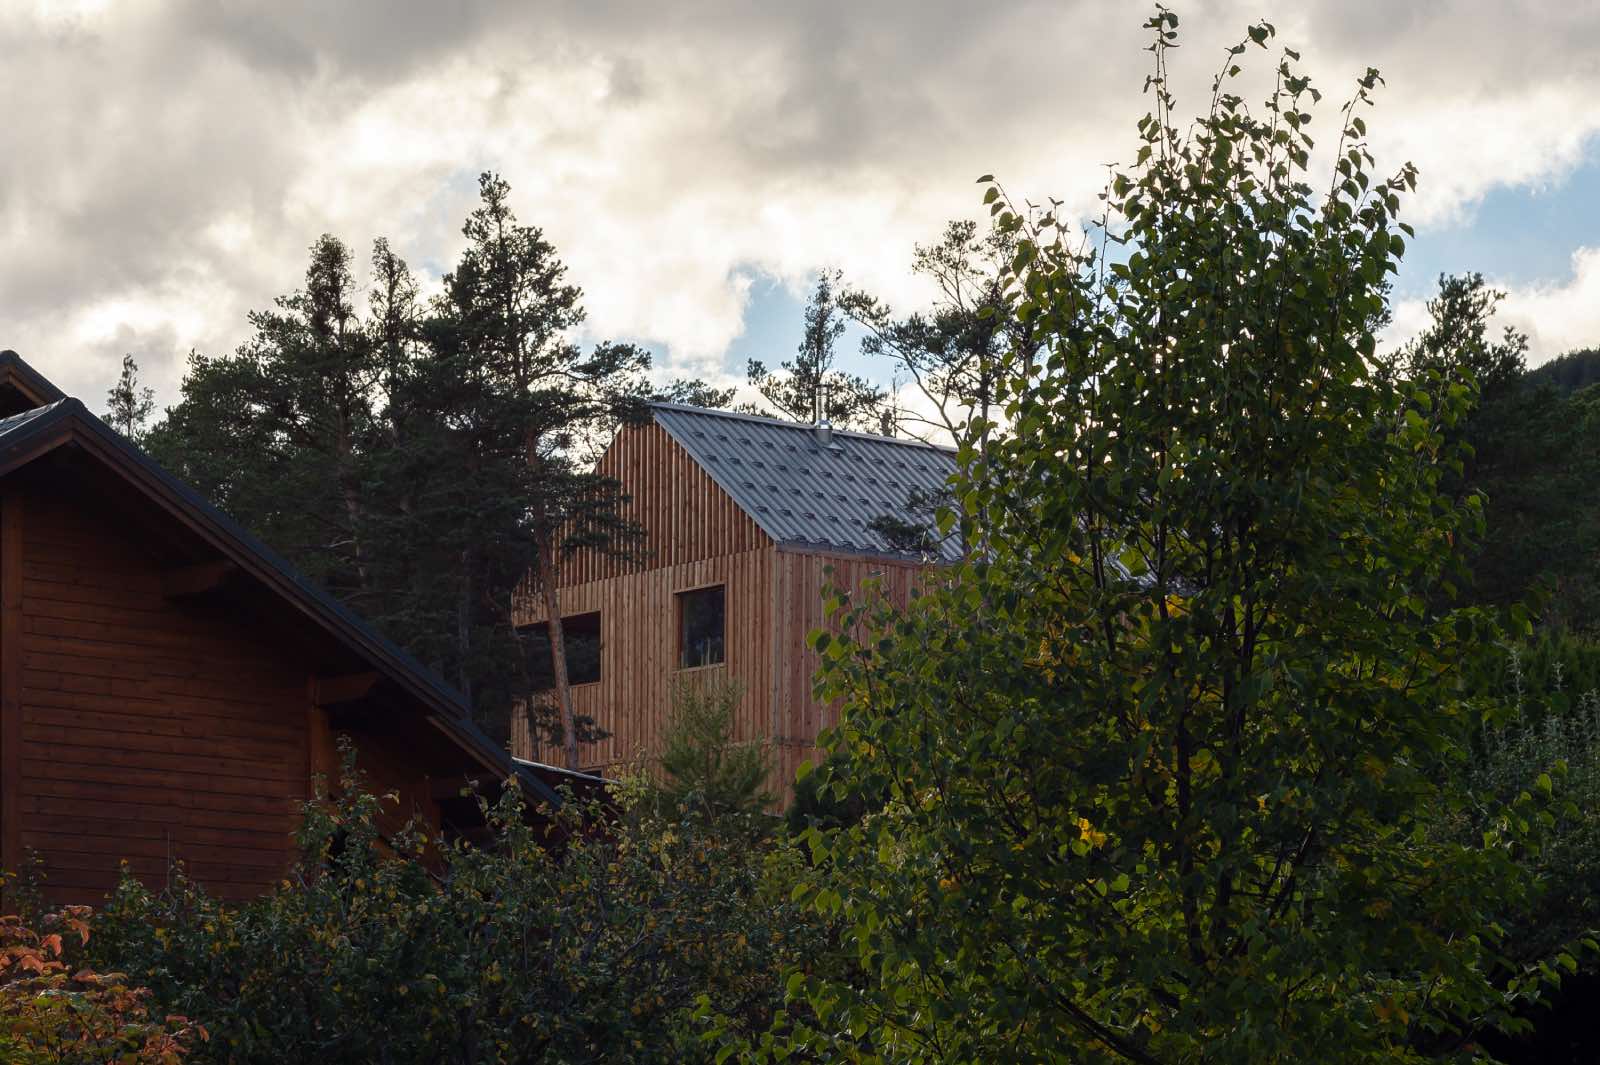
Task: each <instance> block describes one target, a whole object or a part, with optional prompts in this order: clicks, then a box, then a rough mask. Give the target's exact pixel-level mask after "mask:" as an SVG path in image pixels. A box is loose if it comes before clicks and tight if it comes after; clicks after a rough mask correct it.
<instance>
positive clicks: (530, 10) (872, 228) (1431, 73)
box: [0, 0, 1600, 405]
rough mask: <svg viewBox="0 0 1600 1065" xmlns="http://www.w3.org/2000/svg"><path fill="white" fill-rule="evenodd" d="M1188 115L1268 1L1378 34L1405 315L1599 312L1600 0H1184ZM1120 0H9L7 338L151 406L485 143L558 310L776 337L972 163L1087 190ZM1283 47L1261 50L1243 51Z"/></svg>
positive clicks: (1375, 129) (910, 231)
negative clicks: (547, 257) (1438, 297)
mask: <svg viewBox="0 0 1600 1065" xmlns="http://www.w3.org/2000/svg"><path fill="white" fill-rule="evenodd" d="M1171 6H1172V7H1173V9H1174V10H1175V11H1176V12H1177V13H1178V14H1179V15H1180V17H1181V25H1180V30H1181V32H1182V34H1183V36H1182V48H1181V49H1180V50H1179V52H1178V53H1177V58H1176V62H1175V64H1174V70H1173V74H1174V82H1175V85H1176V88H1177V92H1178V96H1179V111H1180V113H1183V112H1184V111H1185V110H1189V111H1198V110H1199V108H1200V107H1201V106H1202V105H1203V103H1204V102H1205V99H1206V98H1207V96H1208V93H1209V84H1210V75H1211V72H1212V71H1214V70H1215V69H1216V67H1217V65H1218V63H1219V62H1220V60H1221V58H1222V56H1223V54H1224V53H1223V49H1224V48H1225V46H1226V45H1227V44H1229V43H1232V42H1233V41H1234V40H1237V39H1239V38H1240V37H1242V36H1243V33H1244V29H1245V27H1246V25H1247V24H1248V23H1249V22H1250V21H1251V20H1253V19H1255V18H1258V17H1264V18H1266V19H1268V20H1269V21H1271V22H1272V23H1273V24H1274V25H1275V27H1276V30H1277V37H1276V39H1275V41H1274V47H1278V46H1289V47H1293V48H1295V49H1297V50H1298V51H1299V52H1300V53H1301V54H1302V56H1303V64H1304V67H1305V69H1306V70H1307V72H1309V73H1310V74H1311V75H1312V76H1313V77H1314V79H1315V83H1316V84H1317V85H1318V86H1319V87H1320V88H1322V89H1323V90H1324V91H1325V94H1326V95H1325V101H1324V104H1323V107H1322V109H1321V111H1320V112H1319V115H1318V122H1320V123H1321V125H1320V126H1317V127H1316V128H1319V129H1321V130H1323V131H1324V132H1325V133H1326V132H1328V131H1330V130H1331V129H1332V128H1333V127H1334V124H1335V122H1336V120H1337V119H1336V107H1337V103H1338V101H1340V100H1342V99H1344V98H1345V97H1346V96H1347V95H1348V93H1349V92H1350V91H1351V89H1352V88H1353V86H1354V82H1355V79H1356V78H1357V77H1358V76H1359V75H1360V74H1361V73H1362V72H1363V71H1364V70H1365V69H1366V68H1367V67H1368V66H1375V67H1377V68H1379V69H1380V70H1381V72H1382V73H1383V76H1384V78H1385V85H1384V87H1383V88H1382V89H1381V90H1380V91H1379V93H1378V97H1377V106H1376V108H1375V109H1374V110H1373V111H1372V112H1371V113H1370V114H1369V116H1368V125H1369V127H1370V129H1371V148H1372V150H1373V152H1374V154H1375V155H1376V156H1377V158H1378V163H1379V167H1380V169H1383V170H1385V171H1388V170H1393V169H1395V168H1397V167H1398V166H1399V165H1400V164H1401V163H1403V162H1405V161H1407V160H1409V161H1411V162H1413V163H1415V164H1416V165H1417V166H1418V167H1419V168H1420V171H1421V178H1420V181H1421V184H1420V188H1419V190H1418V192H1417V194H1416V195H1415V196H1414V197H1413V198H1412V199H1411V201H1410V202H1409V203H1408V204H1407V205H1406V207H1405V210H1404V212H1403V217H1404V218H1405V219H1406V220H1408V221H1410V222H1411V223H1412V224H1413V225H1415V226H1416V228H1417V239H1416V240H1415V241H1414V242H1413V243H1412V245H1411V249H1410V251H1409V252H1408V254H1407V257H1406V261H1405V264H1404V266H1403V269H1402V272H1401V274H1400V277H1399V279H1398V282H1397V286H1396V297H1397V301H1398V303H1397V307H1396V314H1395V324H1394V326H1393V327H1392V330H1391V334H1392V335H1391V336H1390V338H1389V340H1390V341H1391V342H1394V341H1396V340H1398V339H1399V338H1402V337H1403V336H1405V335H1409V333H1410V332H1411V331H1414V330H1415V329H1416V328H1418V327H1419V326H1420V324H1421V322H1422V321H1423V320H1424V318H1425V312H1424V310H1423V306H1422V304H1423V301H1424V300H1425V298H1426V297H1427V295H1428V294H1429V292H1430V291H1431V290H1432V288H1433V287H1434V285H1435V283H1436V278H1437V276H1438V275H1439V274H1440V273H1441V272H1459V271H1466V270H1477V271H1481V272H1482V273H1484V274H1485V275H1487V276H1488V277H1489V278H1490V279H1491V280H1492V281H1493V282H1494V283H1495V284H1496V285H1497V286H1499V287H1500V288H1502V289H1504V290H1505V291H1506V292H1507V298H1506V300H1505V302H1504V303H1503V305H1502V308H1501V319H1502V321H1503V322H1504V324H1508V325H1512V326H1515V327H1516V328H1519V329H1521V330H1523V331H1524V332H1526V333H1527V334H1528V335H1529V337H1530V345H1531V347H1530V362H1534V363H1537V362H1540V361H1543V360H1545V359H1548V358H1552V357H1554V356H1556V355H1559V354H1560V353H1562V352H1564V351H1567V350H1570V349H1572V348H1575V347H1581V346H1589V345H1596V344H1600V107H1597V106H1595V105H1594V101H1596V100H1600V2H1595V0H1565V2H1562V0H1495V2H1489V0H1459V2H1449V0H1408V2H1404V3H1400V2H1395V0H1336V2H1335V0H1297V2H1293V3H1275V2H1272V0H1254V2H1252V3H1248V4H1244V3H1232V2H1227V0H1174V2H1173V3H1172V4H1171ZM1148 13H1149V8H1147V7H1146V6H1144V5H1141V4H1136V3H1129V2H1127V0H1121V2H1091V0H1051V2H1043V0H1039V2H1035V0H989V2H987V3H983V4H976V3H971V2H970V0H790V2H788V3H776V2H757V0H746V2H732V0H726V2H718V0H672V2H668V3H662V2H660V0H654V2H643V0H552V2H538V0H455V2H453V3H439V2H436V0H415V2H397V0H340V2H339V3H337V4H329V3H326V2H323V0H270V2H266V0H264V2H256V0H48V2H46V0H38V2H35V0H0V100H3V101H4V110H3V112H0V115H3V117H0V348H3V347H10V348H15V349H16V350H18V351H19V352H21V353H22V354H23V356H24V357H25V358H27V359H28V360H29V361H30V362H32V363H33V364H34V365H35V366H36V367H37V368H39V369H40V370H41V371H42V372H44V373H45V374H46V375H47V376H50V377H51V378H52V379H54V380H56V382H57V383H58V384H60V385H61V386H62V387H63V388H64V389H65V390H66V391H67V392H69V393H71V394H75V395H79V396H82V397H83V398H85V400H86V401H88V402H90V403H91V405H93V404H94V403H96V402H98V401H99V400H100V399H101V398H102V397H103V395H104V392H105V389H106V388H107V387H109V385H110V384H111V381H112V380H113V378H114V377H115V374H116V370H117V367H118V364H119V363H120V360H121V358H122V355H123V354H124V353H131V354H133V355H134V356H135V358H136V359H137V360H138V361H139V363H140V366H141V367H142V369H143V372H144V376H145V378H146V380H147V381H148V382H149V383H151V384H153V385H154V386H155V387H156V388H157V390H158V394H159V397H160V398H161V399H162V400H163V401H166V402H170V401H172V400H173V399H174V398H175V397H176V389H177V384H178V382H179V380H180V378H181V374H182V367H183V362H184V358H185V356H186V354H187V353H188V352H189V351H190V350H191V349H193V350H198V351H201V352H206V353H211V354H219V353H224V352H227V351H231V350H232V349H234V348H235V347H236V346H238V345H239V344H240V343H242V342H243V341H244V340H246V339H247V338H248V336H249V334H250V327H249V322H248V318H247V315H248V313H249V311H250V310H251V309H253V308H264V307H267V306H269V305H270V303H271V300H272V299H273V298H274V297H275V296H278V295H281V294H284V293H287V292H290V291H292V290H293V289H294V288H296V287H297V285H298V284H299V282H300V279H301V277H302V276H303V273H304V269H305V262H306V250H307V248H308V246H309V245H310V244H311V243H312V241H314V240H315V239H316V238H317V237H318V235H319V234H322V233H324V232H328V233H333V234H336V235H338V236H339V237H341V238H342V239H344V240H345V241H347V242H348V243H350V244H351V245H352V246H353V247H355V248H356V249H358V255H359V257H360V258H361V259H362V260H364V259H365V255H366V250H367V249H368V248H369V247H370V244H371V242H372V240H373V239H374V238H377V237H380V236H381V237H387V238H388V239H389V241H390V242H391V244H392V245H393V246H394V248H395V249H396V250H397V251H398V252H399V253H400V254H401V255H403V256H404V257H405V258H407V259H408V260H409V261H410V262H411V264H412V266H413V267H414V268H415V269H417V270H418V271H419V272H421V273H422V274H423V275H425V276H427V277H431V278H436V277H437V276H438V275H439V274H440V273H442V272H443V271H445V270H447V269H448V268H449V265H450V263H451V262H452V261H453V260H454V258H455V256H456V254H457V253H458V252H459V250H460V247H461V245H462V238H461V236H460V224H461V220H462V219H463V218H464V217H465V215H466V213H467V211H469V210H470V209H471V207H472V205H473V201H474V199H475V196H476V188H477V176H478V174H479V173H480V172H482V171H484V170H494V171H497V172H499V173H500V174H502V175H503V176H504V177H505V178H506V179H507V180H508V181H509V182H510V183H511V186H512V190H513V193H512V202H513V205H514V207H515V208H516V210H517V212H518V214H519V216H520V217H521V218H522V220H523V221H525V222H529V223H532V224H535V225H538V226H539V227H541V228H542V229H543V230H544V232H545V234H546V236H547V237H548V238H549V239H550V240H551V241H552V242H553V243H554V244H555V245H556V247H557V249H558V250H559V252H560V254H561V256H562V258H563V260H564V261H565V262H566V263H567V265H568V267H569V270H570V275H571V278H572V280H574V281H575V282H576V283H578V284H579V285H581V286H582V288H583V289H584V294H585V296H584V304H585V306H586V308H587V310H588V319H587V322H586V323H585V325H584V327H583V334H582V336H581V337H580V339H582V340H584V341H592V340H599V339H618V340H632V341H635V342H638V343H641V344H644V345H646V346H648V347H649V348H650V349H651V350H652V351H653V352H654V353H655V355H656V361H657V372H658V373H659V374H660V375H661V376H662V377H663V378H666V377H674V376H702V377H706V378H709V379H711V380H716V381H726V382H729V383H732V382H735V381H737V380H740V379H742V375H743V368H744V365H745V362H746V360H747V359H748V358H751V357H756V358H761V359H764V360H767V361H769V362H777V361H779V360H782V359H784V358H788V357H790V356H791V355H792V353H793V350H794V347H795V345H796V343H797V342H798V339H799V333H800V311H801V307H802V304H803V302H804V298H805V294H806V291H807V289H808V287H809V285H810V283H811V280H812V279H813V278H814V276H815V274H816V271H818V270H819V269H838V270H840V271H842V272H843V273H844V275H845V276H846V278H847V279H848V280H849V281H850V282H852V283H853V284H855V285H858V286H860V287H863V288H866V289H868V290H869V291H872V292H875V293H878V294H879V295H880V296H881V297H882V298H884V299H886V300H888V301H889V302H890V303H891V304H893V305H894V306H896V307H900V308H906V309H908V310H909V309H913V308H915V307H916V306H917V305H918V304H919V303H920V302H922V301H924V300H926V299H927V296H928V293H926V292H925V291H924V290H923V289H921V288H920V287H919V284H918V283H917V281H916V279H914V278H913V277H912V276H911V274H910V271H909V264H910V260H911V255H912V250H913V248H914V246H915V245H916V244H917V243H919V242H928V241H931V240H933V239H934V238H936V237H937V235H938V234H939V232H940V230H941V229H942V228H943V225H944V223H945V221H946V220H948V219H951V218H959V217H979V216H980V215H981V210H982V209H981V205H980V201H979V195H980V192H981V190H980V189H979V188H978V186H977V185H976V184H974V181H975V179H976V178H977V177H978V176H979V175H981V174H984V173H993V174H995V175H996V176H997V177H999V178H1000V179H1001V180H1002V181H1003V182H1004V183H1005V184H1006V186H1007V188H1008V189H1009V190H1010V191H1011V192H1012V193H1013V194H1014V195H1015V196H1017V197H1019V198H1031V199H1034V200H1043V199H1045V198H1047V197H1054V198H1056V199H1059V200H1061V201H1063V202H1064V204H1065V205H1066V209H1067V210H1069V211H1072V212H1085V213H1086V212H1088V211H1090V210H1092V207H1093V205H1094V203H1095V194H1096V193H1097V192H1099V190H1100V188H1101V187H1102V185H1103V182H1104V176H1105V166H1106V164H1109V163H1115V162H1124V161H1127V159H1128V158H1129V156H1131V154H1132V145H1133V143H1134V140H1133V132H1134V125H1135V123H1136V121H1137V119H1138V118H1139V116H1140V115H1142V114H1143V113H1144V111H1145V110H1146V108H1147V106H1148V100H1147V98H1146V97H1144V96H1142V95H1141V86H1142V85H1143V82H1144V78H1145V75H1146V73H1147V72H1148V69H1149V55H1148V53H1146V52H1144V51H1142V48H1143V47H1144V45H1145V43H1146V39H1145V33H1144V31H1143V30H1142V29H1141V23H1142V22H1143V20H1144V18H1145V17H1146V16H1147V15H1148ZM1252 61H1253V62H1254V63H1255V64H1256V65H1257V66H1259V67H1261V68H1263V69H1270V66H1271V62H1272V58H1271V56H1268V55H1257V56H1255V57H1254V58H1253V60H1252Z"/></svg>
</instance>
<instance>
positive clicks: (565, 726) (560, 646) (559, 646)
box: [538, 529, 578, 770]
mask: <svg viewBox="0 0 1600 1065" xmlns="http://www.w3.org/2000/svg"><path fill="white" fill-rule="evenodd" d="M538 536H539V589H540V591H541V592H542V593H543V599H544V614H545V618H546V619H547V621H546V624H547V625H548V626H549V632H550V672H551V673H552V674H553V675H554V677H555V680H556V705H557V706H559V707H560V709H561V748H562V750H563V751H564V752H565V753H566V759H567V768H568V769H572V770H576V769H577V768H578V726H577V721H576V719H575V717H574V715H573V713H572V685H571V684H569V683H568V682H567V638H566V633H565V632H564V631H563V630H562V627H561V594H560V591H559V590H558V589H557V588H556V578H557V576H558V575H557V572H556V550H555V543H554V542H553V541H554V537H553V535H552V534H551V533H550V532H549V531H548V530H544V529H541V530H540V531H539V533H538Z"/></svg>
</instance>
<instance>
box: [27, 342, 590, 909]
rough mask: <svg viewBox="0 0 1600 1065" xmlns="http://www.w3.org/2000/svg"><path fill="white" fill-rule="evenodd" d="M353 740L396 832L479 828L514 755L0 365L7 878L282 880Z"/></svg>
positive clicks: (73, 408) (539, 780)
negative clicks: (383, 794) (483, 797)
mask: <svg viewBox="0 0 1600 1065" xmlns="http://www.w3.org/2000/svg"><path fill="white" fill-rule="evenodd" d="M340 735H344V736H348V737H349V738H350V740H351V741H352V742H353V743H354V745H355V747H356V749H357V752H358V764H359V765H360V767H361V768H362V769H363V770H364V771H365V772H366V773H367V774H368V776H369V779H370V782H371V785H372V786H373V788H374V789H375V790H380V791H387V790H391V789H392V790H394V791H397V792H398V793H399V794H400V796H401V804H400V808H399V809H398V810H396V811H394V816H395V818H396V819H397V820H398V819H400V818H403V817H407V816H409V815H411V814H412V813H418V814H421V815H422V816H423V817H425V818H426V819H427V820H428V821H429V822H431V823H432V824H433V825H436V826H438V828H439V829H440V830H441V831H442V832H444V833H445V834H449V833H452V832H463V833H470V832H472V831H473V830H474V829H475V828H476V827H478V825H477V821H476V817H477V809H476V806H475V804H474V803H471V802H468V801H466V800H463V799H462V798H461V797H460V791H461V788H462V785H463V784H464V783H465V782H466V781H468V780H483V781H488V782H492V783H499V782H502V781H504V780H506V779H507V778H508V777H509V776H511V775H512V774H513V773H520V775H521V776H522V777H523V779H524V781H525V783H526V785H527V787H528V788H531V789H532V790H533V791H534V793H535V794H537V795H539V796H541V797H543V798H547V799H550V800H552V801H554V800H556V794H555V793H554V792H553V791H552V790H551V788H550V784H551V783H552V782H553V781H554V780H557V779H560V774H556V773H552V772H551V771H548V770H545V769H541V768H540V767H537V766H529V765H521V766H516V765H514V764H513V763H512V761H511V759H510V758H509V756H508V754H507V753H506V752H505V751H503V750H501V749H499V748H498V747H497V746H496V745H495V744H494V743H492V742H491V741H490V740H489V739H488V738H487V737H486V736H484V734H483V733H482V732H480V731H479V730H478V729H477V728H476V727H475V726H474V725H473V724H472V722H471V721H470V720H469V719H468V717H467V712H466V707H465V705H464V703H463V700H462V699H461V697H460V696H459V695H458V694H457V693H456V692H455V691H454V690H453V689H451V688H450V687H449V686H448V685H446V684H445V683H444V682H443V681H441V680H440V679H439V678H438V677H437V676H435V675H434V674H433V673H431V672H430V671H428V670H427V669H425V668H423V667H422V666H421V665H419V664H418V663H417V662H415V661H413V660H412V659H410V658H409V657H408V656H407V655H406V654H405V653H404V652H403V651H401V650H400V649H399V648H397V647H396V646H394V645H393V644H391V643H390V642H388V641H387V640H385V639H384V638H383V637H381V636H379V635H378V634H377V633H376V632H374V631H373V630H372V629H371V628H370V627H368V626H367V625H366V624H364V623H363V622H362V621H361V620H360V619H359V618H357V617H355V616H354V615H353V614H351V613H350V612H349V611H348V610H346V609H345V608H343V607H342V606H341V605H339V604H338V603H337V602H335V601H334V600H333V599H331V598H330V597H329V596H327V595H326V594H324V593H323V592H321V591H320V590H318V589H317V588H315V587H313V586H311V585H310V584H309V583H307V581H306V580H304V579H303V578H302V577H300V576H298V575H297V574H296V573H295V572H294V570H293V569H292V568H291V567H290V566H289V565H288V564H287V563H285V562H284V561H283V560H282V559H280V558H279V557H277V556H276V555H275V554H273V553H272V552H271V551H270V550H268V549H267V548H266V547H265V546H263V545H262V544H261V543H259V542H258V541H256V540H255V539H254V538H253V537H252V536H250V535H249V534H248V533H246V532H245V531H244V530H242V529H241V528H240V527H239V526H238V525H236V524H235V523H234V522H233V521H231V520H230V519H228V518H227V517H226V516H225V515H223V514H221V513H220V512H218V511H217V510H216V509H214V508H212V507H211V506H209V505H208V504H207V503H206V502H205V501H204V500H202V499H200V498H199V497H198V496H197V495H196V494H195V493H194V492H193V491H191V490H190V489H189V488H187V487H186V486H185V485H183V484H181V483H180V482H178V481H177V480H176V479H175V478H173V477H172V476H171V475H170V474H168V473H167V472H165V471H164V470H162V469H161V468H160V467H158V466H157V465H156V464H155V463H153V462H152V461H151V460H150V459H149V458H148V457H147V456H145V455H144V454H143V453H142V452H141V451H139V449H138V448H136V447H134V446H133V445H131V444H130V443H129V442H128V441H126V440H124V439H123V438H122V437H121V436H119V435H118V434H117V433H115V432H114V431H112V430H111V429H110V428H108V427H107V426H106V425H105V424H104V423H102V422H101V421H100V419H98V418H96V417H95V416H94V415H93V414H91V413H90V412H89V411H88V410H86V409H85V408H84V406H83V404H81V403H80V402H78V401H77V400H75V399H69V398H66V397H64V396H62V394H61V393H60V391H59V390H57V389H56V388H55V387H54V386H53V385H51V384H50V383H49V382H48V381H46V380H45V379H44V378H43V377H41V376H40V375H39V374H38V373H37V372H35V371H34V370H33V369H32V368H30V367H29V366H28V365H27V364H26V363H24V362H23V361H22V360H21V359H19V358H18V357H17V356H16V354H15V353H14V352H9V351H8V352H0V867H4V868H6V869H9V870H17V869H20V868H22V867H23V866H24V865H25V864H26V863H29V862H30V861H31V860H36V861H37V863H38V864H39V865H41V866H42V869H43V872H44V873H45V875H46V878H47V879H46V882H45V888H46V893H47V895H48V896H49V897H51V898H52V899H53V900H55V901H59V902H93V901H96V900H98V899H99V898H100V897H101V896H102V895H103V894H104V893H105V892H106V890H107V889H109V888H110V887H112V886H113V884H114V883H115V881H116V879H117V876H118V868H119V863H120V862H121V861H122V860H124V859H126V860H127V861H128V862H129V863H131V866H132V869H133V870H134V872H135V873H137V874H138V875H140V876H142V877H145V878H146V879H148V880H151V881H154V882H156V883H160V881H161V878H162V877H164V876H165V875H166V873H167V871H168V870H169V868H170V863H171V862H172V861H173V860H174V859H181V860H182V861H183V862H184V863H185V864H186V867H187V869H188V872H189V874H190V875H191V876H193V877H195V878H196V879H198V880H199V881H201V882H202V883H204V884H205V885H206V886H207V887H208V888H210V889H211V890H212V891H213V892H215V893H217V894H219V895H222V896H226V897H243V896H250V895H253V894H256V893H259V892H261V891H263V890H264V889H266V888H267V887H268V886H269V885H271V884H272V883H274V882H275V881H276V880H278V879H279V878H280V877H282V875H283V874H284V873H285V872H286V870H287V867H288V865H289V863H290V861H291V859H292V857H293V854H292V847H293V843H292V840H291V833H292V831H293V830H294V828H295V827H296V823H297V818H298V814H299V810H300V806H301V804H302V802H304V801H305V800H306V799H307V798H309V797H310V796H311V794H312V792H311V780H312V776H313V774H315V773H321V774H327V775H329V776H330V777H332V776H336V774H337V772H338V764H337V760H338V754H337V752H336V739H337V737H338V736H340Z"/></svg>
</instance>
